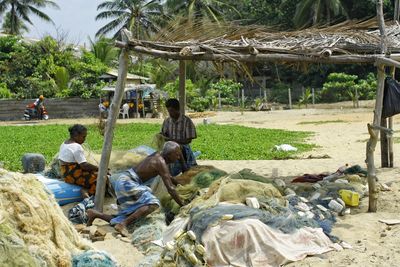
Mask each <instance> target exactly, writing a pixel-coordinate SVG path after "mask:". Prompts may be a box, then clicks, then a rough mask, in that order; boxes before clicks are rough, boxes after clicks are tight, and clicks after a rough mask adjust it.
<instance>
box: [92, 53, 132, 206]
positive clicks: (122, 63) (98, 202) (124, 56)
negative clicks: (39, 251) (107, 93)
mask: <svg viewBox="0 0 400 267" xmlns="http://www.w3.org/2000/svg"><path fill="white" fill-rule="evenodd" d="M128 64H129V54H128V50H127V49H126V48H123V49H121V54H120V56H119V69H118V79H117V85H116V88H115V95H114V98H113V101H112V103H111V106H110V113H109V115H108V119H107V124H106V132H105V136H104V142H103V150H102V152H101V160H100V166H99V173H98V175H97V185H96V196H95V201H94V203H95V209H96V210H98V211H100V212H102V211H103V205H104V195H105V191H106V179H107V178H106V177H107V173H108V164H109V163H110V155H111V149H112V141H113V137H114V128H115V124H116V121H117V118H118V116H119V109H120V106H121V102H122V97H123V95H124V90H125V82H126V76H127V73H128Z"/></svg>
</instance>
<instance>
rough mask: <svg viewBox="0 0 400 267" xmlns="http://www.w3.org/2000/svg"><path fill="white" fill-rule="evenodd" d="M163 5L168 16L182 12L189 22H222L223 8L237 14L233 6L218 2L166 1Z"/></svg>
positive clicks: (204, 0)
mask: <svg viewBox="0 0 400 267" xmlns="http://www.w3.org/2000/svg"><path fill="white" fill-rule="evenodd" d="M165 5H166V7H167V10H168V13H169V14H176V13H177V12H182V13H184V14H185V15H186V17H187V19H189V20H200V19H203V18H207V19H209V20H211V21H214V22H219V21H220V20H223V18H222V13H223V10H222V9H223V8H230V9H232V10H234V11H235V12H237V13H238V14H239V11H237V10H236V9H235V8H234V7H233V6H231V5H229V4H226V3H224V1H219V0H167V1H166V3H165Z"/></svg>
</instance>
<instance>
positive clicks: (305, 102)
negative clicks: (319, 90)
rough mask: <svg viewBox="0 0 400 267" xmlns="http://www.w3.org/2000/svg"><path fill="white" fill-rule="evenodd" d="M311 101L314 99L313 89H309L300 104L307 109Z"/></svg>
mask: <svg viewBox="0 0 400 267" xmlns="http://www.w3.org/2000/svg"><path fill="white" fill-rule="evenodd" d="M311 99H312V93H311V88H307V89H306V91H305V92H304V95H303V96H302V97H301V98H300V100H299V104H300V105H305V106H306V108H307V107H308V103H310V101H311Z"/></svg>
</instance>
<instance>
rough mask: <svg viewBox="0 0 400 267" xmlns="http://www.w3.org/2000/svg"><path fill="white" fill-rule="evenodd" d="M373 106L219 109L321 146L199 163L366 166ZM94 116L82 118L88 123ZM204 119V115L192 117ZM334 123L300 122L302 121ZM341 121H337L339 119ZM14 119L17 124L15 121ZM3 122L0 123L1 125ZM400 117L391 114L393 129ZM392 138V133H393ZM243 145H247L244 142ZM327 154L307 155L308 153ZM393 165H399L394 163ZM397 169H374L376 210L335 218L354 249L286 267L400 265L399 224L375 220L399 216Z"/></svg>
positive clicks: (125, 248) (221, 117)
mask: <svg viewBox="0 0 400 267" xmlns="http://www.w3.org/2000/svg"><path fill="white" fill-rule="evenodd" d="M372 116H373V112H372V109H371V108H369V107H368V108H361V109H348V108H343V109H340V108H339V109H334V108H329V109H297V110H285V111H283V110H277V111H272V112H245V113H244V114H243V115H241V114H240V113H239V112H219V113H218V114H217V115H216V116H214V117H211V118H209V120H210V121H211V122H213V123H218V124H239V125H245V126H249V127H257V128H275V129H288V130H302V131H311V132H314V133H315V134H314V135H313V136H312V137H311V138H310V140H308V141H309V142H310V143H314V144H317V145H318V146H319V147H318V148H317V149H315V150H314V151H312V152H308V153H306V154H304V155H301V157H300V158H299V159H293V160H265V161H264V160H259V161H252V160H250V161H247V160H246V161H200V162H199V163H200V164H212V165H215V166H216V167H218V168H221V169H224V170H226V171H228V172H232V171H238V170H241V169H243V168H251V169H253V170H254V171H255V172H257V173H259V174H263V175H266V176H295V175H298V174H303V173H320V172H326V171H329V172H333V171H335V170H336V169H337V168H338V167H340V166H342V165H344V164H345V163H348V164H360V165H361V166H365V163H364V161H365V146H366V139H368V138H369V136H368V133H367V126H366V125H367V123H369V122H371V121H372ZM94 121H95V119H86V120H80V122H81V123H92V122H94ZM133 121H140V122H156V121H159V120H154V119H147V120H143V119H142V120H119V123H127V122H133ZM194 121H195V123H202V121H203V119H195V120H194ZM317 121H318V122H327V121H337V122H335V123H333V122H332V123H319V124H302V123H304V122H317ZM338 121H339V122H338ZM76 122H77V120H53V121H52V120H50V121H48V122H46V123H62V124H71V123H76ZM14 123H15V122H14ZM3 124H4V123H3ZM399 126H400V121H399V119H398V118H396V117H395V119H394V129H398V128H399ZM395 137H396V134H395ZM244 145H245V144H244ZM394 151H395V152H396V151H400V144H397V143H396V142H395V145H394ZM310 155H311V156H313V157H320V156H324V155H328V156H329V157H330V158H324V159H317V158H313V159H308V157H309V156H310ZM399 157H400V154H399V153H395V155H394V162H395V165H398V163H397V162H399ZM375 158H376V166H377V167H379V166H380V148H379V145H378V147H377V149H376V153H375ZM396 163H397V164H396ZM399 176H400V168H398V167H395V168H393V169H378V177H379V181H380V182H382V183H386V184H388V185H389V186H390V188H391V191H388V192H381V193H380V195H379V199H378V212H377V213H367V209H368V199H363V201H362V202H361V205H360V207H359V208H356V209H352V211H351V213H352V214H351V215H348V216H345V217H339V218H338V222H337V223H336V225H335V227H334V230H333V234H334V235H336V236H338V237H339V238H341V239H342V240H344V241H346V242H347V243H349V244H350V245H352V247H353V249H349V250H344V251H340V252H330V253H327V254H324V255H321V256H318V257H309V258H306V259H305V260H303V261H301V262H295V263H292V264H289V266H400V247H399V246H398V244H399V239H400V225H395V226H390V227H389V226H387V225H385V224H383V223H381V222H379V219H400V214H399V205H400V191H399V190H400V179H399V178H400V177H399ZM95 246H96V247H98V248H99V249H103V250H106V251H108V252H110V253H112V254H113V255H114V257H115V258H116V259H117V260H118V261H119V262H120V263H121V264H122V265H123V266H129V267H132V266H135V262H136V261H137V260H138V259H140V257H141V255H140V253H139V252H138V251H137V250H136V249H135V248H133V247H132V246H131V245H130V244H128V243H124V242H122V241H120V240H116V241H115V240H114V241H110V240H106V241H103V242H96V243H95Z"/></svg>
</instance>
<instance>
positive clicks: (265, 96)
mask: <svg viewBox="0 0 400 267" xmlns="http://www.w3.org/2000/svg"><path fill="white" fill-rule="evenodd" d="M264 101H265V102H266V101H267V89H264Z"/></svg>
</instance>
